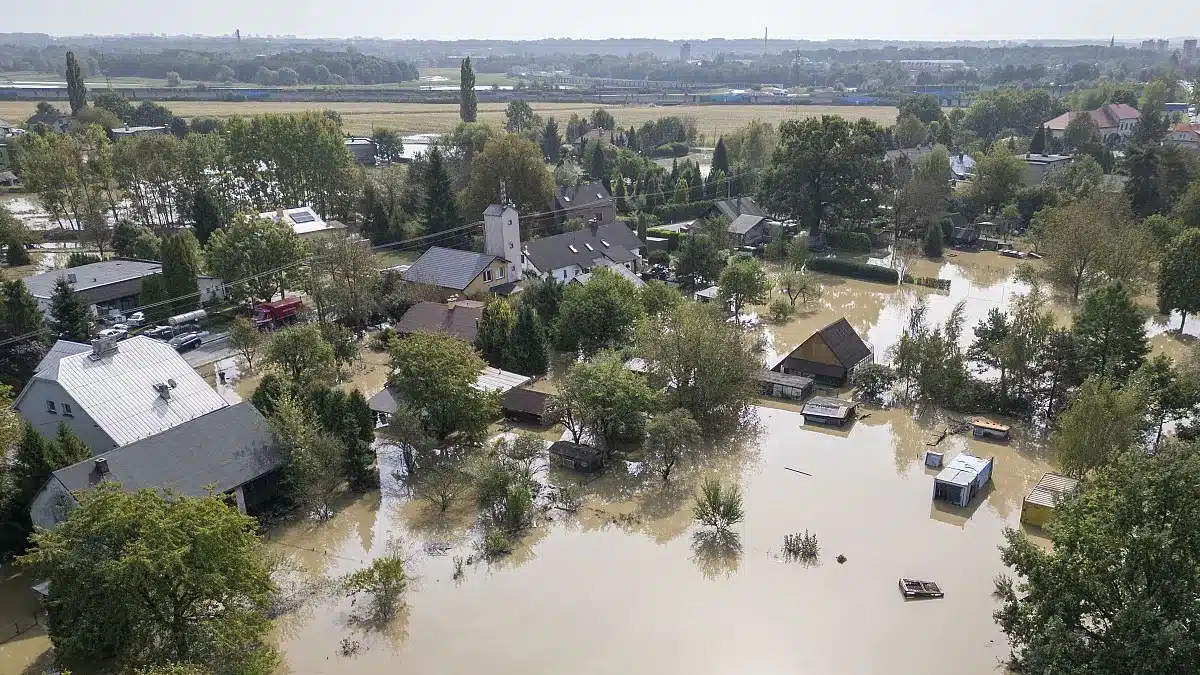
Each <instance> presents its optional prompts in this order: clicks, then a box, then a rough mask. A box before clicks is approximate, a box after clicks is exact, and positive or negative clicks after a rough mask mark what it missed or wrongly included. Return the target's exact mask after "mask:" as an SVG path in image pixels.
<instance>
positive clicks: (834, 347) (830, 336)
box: [772, 319, 873, 386]
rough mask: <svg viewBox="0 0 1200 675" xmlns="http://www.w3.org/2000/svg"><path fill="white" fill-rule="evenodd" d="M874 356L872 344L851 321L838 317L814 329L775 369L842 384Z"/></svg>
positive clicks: (820, 380) (829, 382)
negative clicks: (856, 330)
mask: <svg viewBox="0 0 1200 675" xmlns="http://www.w3.org/2000/svg"><path fill="white" fill-rule="evenodd" d="M872 356H873V352H872V350H871V347H870V345H868V344H867V343H866V342H864V341H863V339H862V338H861V337H859V335H858V333H856V332H855V331H854V328H853V327H852V326H851V325H850V323H849V322H848V321H846V320H845V319H838V320H837V321H834V322H833V323H831V324H829V325H828V326H825V327H824V328H822V329H821V330H819V331H817V332H815V333H813V334H812V335H811V336H810V337H809V338H808V339H807V340H805V341H804V342H803V343H802V344H801V345H800V346H799V347H796V349H794V350H792V353H790V354H788V355H787V357H785V358H784V359H783V360H782V361H780V362H779V364H778V365H776V366H775V367H774V368H772V370H775V371H776V372H781V373H786V374H788V375H803V376H804V377H811V378H813V379H815V380H817V381H818V382H824V383H826V384H833V385H838V386H841V385H843V384H845V383H846V381H847V380H849V379H850V376H851V374H852V373H853V371H854V369H855V368H857V367H858V366H859V365H860V364H862V363H870V362H871V360H872Z"/></svg>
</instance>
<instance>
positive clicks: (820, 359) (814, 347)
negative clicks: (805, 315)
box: [788, 335, 842, 366]
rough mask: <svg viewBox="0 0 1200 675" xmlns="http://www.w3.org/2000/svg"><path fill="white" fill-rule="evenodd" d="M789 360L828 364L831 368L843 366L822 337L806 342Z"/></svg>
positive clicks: (809, 339) (814, 336) (815, 336)
mask: <svg viewBox="0 0 1200 675" xmlns="http://www.w3.org/2000/svg"><path fill="white" fill-rule="evenodd" d="M788 358H789V359H803V360H805V361H816V362H817V363H827V364H829V365H831V366H841V365H842V364H841V363H840V362H838V360H837V357H836V356H834V354H833V350H832V349H830V348H829V345H827V344H825V340H823V339H821V336H820V335H813V336H812V337H810V338H808V339H807V340H805V341H804V344H802V345H800V346H799V347H797V348H796V350H795V351H793V352H792V353H791V354H789V355H788Z"/></svg>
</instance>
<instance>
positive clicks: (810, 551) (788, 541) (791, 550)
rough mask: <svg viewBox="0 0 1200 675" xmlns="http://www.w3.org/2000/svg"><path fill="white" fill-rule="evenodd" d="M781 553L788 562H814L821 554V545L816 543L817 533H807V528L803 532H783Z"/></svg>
mask: <svg viewBox="0 0 1200 675" xmlns="http://www.w3.org/2000/svg"><path fill="white" fill-rule="evenodd" d="M783 555H784V557H785V558H786V559H787V560H788V561H789V562H790V561H800V562H807V563H812V562H815V561H816V559H817V558H818V557H819V556H820V555H821V547H820V546H819V545H818V544H817V535H815V534H811V533H809V531H808V530H805V531H804V534H799V533H797V534H785V535H784V536H783Z"/></svg>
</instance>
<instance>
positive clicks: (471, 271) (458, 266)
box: [401, 246, 510, 298]
mask: <svg viewBox="0 0 1200 675" xmlns="http://www.w3.org/2000/svg"><path fill="white" fill-rule="evenodd" d="M401 278H402V279H404V280H405V281H407V282H409V283H413V284H424V285H426V286H436V287H438V288H440V289H442V290H443V291H445V292H446V296H447V297H449V296H450V295H461V296H463V297H467V298H479V297H483V296H486V295H487V294H488V293H490V292H496V289H498V288H500V287H502V286H507V285H510V280H509V277H508V266H507V265H506V264H505V261H504V259H503V258H500V257H498V256H494V255H489V254H487V253H476V252H474V251H463V250H460V249H457V248H443V247H441V246H431V247H430V248H429V250H427V251H425V252H424V253H422V254H421V257H420V258H417V260H416V262H414V263H413V264H412V265H411V266H410V267H409V268H408V269H407V270H404V272H403V273H402V274H401Z"/></svg>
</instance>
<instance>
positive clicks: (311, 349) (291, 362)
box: [263, 324, 337, 385]
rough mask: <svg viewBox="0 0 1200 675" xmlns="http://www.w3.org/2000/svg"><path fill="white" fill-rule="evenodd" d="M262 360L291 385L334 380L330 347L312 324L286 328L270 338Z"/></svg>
mask: <svg viewBox="0 0 1200 675" xmlns="http://www.w3.org/2000/svg"><path fill="white" fill-rule="evenodd" d="M263 361H264V362H266V363H268V364H270V365H272V366H275V367H276V368H278V369H279V371H280V373H282V374H283V375H284V376H285V377H287V378H288V380H289V381H290V382H292V383H293V384H300V385H307V384H310V383H318V384H320V383H328V382H331V381H333V380H334V379H335V378H336V377H337V370H336V369H335V367H334V358H333V347H332V346H330V344H329V343H328V342H326V341H325V338H324V337H322V335H321V331H320V329H319V328H317V327H316V326H314V325H311V324H305V325H299V326H288V327H287V328H283V329H281V330H279V331H276V333H275V335H274V336H272V337H271V340H270V342H268V343H267V346H266V349H265V351H264V354H263Z"/></svg>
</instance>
